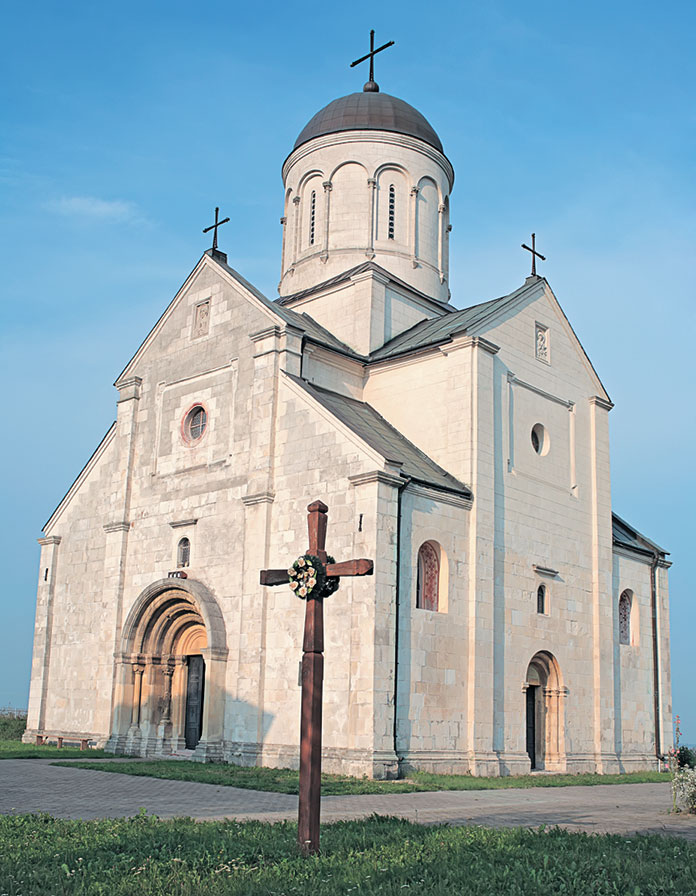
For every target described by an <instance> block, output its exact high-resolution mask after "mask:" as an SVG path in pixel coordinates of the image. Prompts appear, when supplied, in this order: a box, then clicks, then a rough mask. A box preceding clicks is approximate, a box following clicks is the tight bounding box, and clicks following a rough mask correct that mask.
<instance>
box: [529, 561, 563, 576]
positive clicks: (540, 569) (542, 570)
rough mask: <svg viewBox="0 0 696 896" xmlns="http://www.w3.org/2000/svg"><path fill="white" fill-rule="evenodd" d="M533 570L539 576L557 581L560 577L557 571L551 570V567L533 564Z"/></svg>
mask: <svg viewBox="0 0 696 896" xmlns="http://www.w3.org/2000/svg"><path fill="white" fill-rule="evenodd" d="M532 569H533V570H534V572H535V573H537V575H540V576H548V578H550V579H555V578H556V576H557V575H558V570H557V569H551V567H550V566H539V564H538V563H532Z"/></svg>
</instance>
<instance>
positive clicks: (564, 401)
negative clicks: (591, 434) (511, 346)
mask: <svg viewBox="0 0 696 896" xmlns="http://www.w3.org/2000/svg"><path fill="white" fill-rule="evenodd" d="M507 378H508V382H509V383H511V384H512V385H515V386H521V387H522V388H523V389H528V390H529V391H530V392H534V393H535V394H536V395H541V397H542V398H547V399H548V400H549V401H555V402H556V404H560V405H562V406H563V407H564V408H568V409H570V408H574V407H575V402H574V401H571V400H570V399H569V398H560V397H559V396H558V395H554V394H553V393H552V392H547V391H546V390H545V389H540V388H539V387H538V386H534V385H532V383H527V382H525V381H524V380H521V379H520V378H519V377H517V376H515V374H514V373H512V372H511V371H508V375H507Z"/></svg>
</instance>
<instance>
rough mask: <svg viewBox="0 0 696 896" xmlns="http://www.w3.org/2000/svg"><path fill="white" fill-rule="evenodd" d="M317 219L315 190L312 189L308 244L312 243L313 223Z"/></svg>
mask: <svg viewBox="0 0 696 896" xmlns="http://www.w3.org/2000/svg"><path fill="white" fill-rule="evenodd" d="M316 220H317V194H316V190H312V196H311V199H310V201H309V245H310V246H313V245H314V225H315V224H316Z"/></svg>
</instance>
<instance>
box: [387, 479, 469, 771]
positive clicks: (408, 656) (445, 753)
mask: <svg viewBox="0 0 696 896" xmlns="http://www.w3.org/2000/svg"><path fill="white" fill-rule="evenodd" d="M451 500H453V499H451ZM469 516H470V507H469V506H467V505H465V503H464V502H455V504H451V503H449V502H448V500H447V499H445V500H444V501H443V500H441V499H440V500H439V499H438V496H437V494H436V493H433V492H430V494H428V492H427V490H425V489H413V488H411V487H409V488H407V489H406V491H405V492H404V495H403V500H402V514H401V565H400V573H399V574H400V591H399V653H398V691H397V752H398V754H399V756H400V758H402V759H404V760H405V761H406V763H408V764H416V765H419V766H422V767H426V768H432V769H443V768H447V769H449V770H451V771H455V770H459V771H466V770H468V754H467V750H468V742H467V724H466V723H467V715H468V708H467V677H468V659H469V656H468V615H469V593H468V592H469V589H468V583H469V563H468V560H469V558H468V546H469ZM426 541H430V542H434V543H436V544H437V545H439V548H440V593H439V601H438V610H437V612H435V611H431V610H426V609H421V608H418V607H417V579H418V574H417V569H418V551H419V549H420V547H421V545H422V544H423V543H424V542H426Z"/></svg>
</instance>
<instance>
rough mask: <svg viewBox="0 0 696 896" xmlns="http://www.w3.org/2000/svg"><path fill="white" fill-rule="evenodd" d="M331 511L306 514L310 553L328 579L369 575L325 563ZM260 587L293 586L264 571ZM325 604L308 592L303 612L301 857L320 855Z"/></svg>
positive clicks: (353, 565)
mask: <svg viewBox="0 0 696 896" xmlns="http://www.w3.org/2000/svg"><path fill="white" fill-rule="evenodd" d="M328 509H329V508H328V507H327V506H326V504H324V503H323V502H322V501H314V502H313V503H312V504H310V505H309V507H308V508H307V510H308V511H309V514H308V516H307V528H308V529H309V549H308V551H307V553H308V554H311V555H312V556H313V557H318V558H319V560H321V562H322V563H323V564H325V570H326V576H327V578H339V577H341V576H371V575H372V572H373V563H372V560H346V561H345V562H343V563H329V564H327V563H326V558H327V555H326V550H325V548H326V526H327V522H328V520H327V516H326V515H327V512H328ZM260 580H261V584H262V585H284V584H286V583H288V582H289V581H290V576H289V575H288V571H287V569H262V570H261V577H260ZM323 654H324V601H323V598H322V597H321V596H319V597H313V596H312V594H311V593H310V594H309V595H308V597H307V604H306V607H305V626H304V642H303V644H302V710H301V715H300V719H301V722H300V805H299V813H298V827H297V843H298V845H299V847H300V851H301V852H302V854H303V855H305V856H307V855H313V854H316V853H318V852H319V811H320V807H321V705H322V691H323V684H324V655H323Z"/></svg>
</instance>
